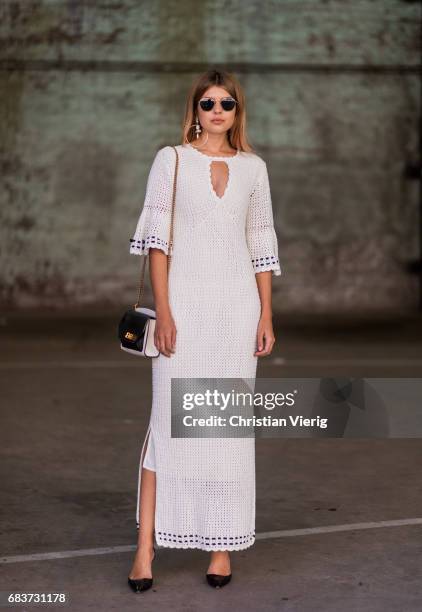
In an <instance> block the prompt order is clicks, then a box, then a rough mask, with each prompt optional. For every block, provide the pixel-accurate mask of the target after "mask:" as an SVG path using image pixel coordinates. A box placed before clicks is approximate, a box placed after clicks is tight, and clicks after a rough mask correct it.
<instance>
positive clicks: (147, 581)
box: [127, 546, 156, 593]
mask: <svg viewBox="0 0 422 612" xmlns="http://www.w3.org/2000/svg"><path fill="white" fill-rule="evenodd" d="M153 548H154V556H153V558H152V561H151V565H152V562H153V561H154V559H155V553H156V550H155V546H154V547H153ZM127 581H128V584H129V586H130V588H131V589H132V590H133V591H135V593H139V592H140V591H147V590H148V589H150V588H151V587H152V582H153V579H152V578H129V576H128V578H127Z"/></svg>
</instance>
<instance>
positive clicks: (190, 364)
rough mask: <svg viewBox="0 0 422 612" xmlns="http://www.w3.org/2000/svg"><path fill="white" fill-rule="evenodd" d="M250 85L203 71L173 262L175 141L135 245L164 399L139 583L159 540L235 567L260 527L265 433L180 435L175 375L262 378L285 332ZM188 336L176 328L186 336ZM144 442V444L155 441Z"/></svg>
mask: <svg viewBox="0 0 422 612" xmlns="http://www.w3.org/2000/svg"><path fill="white" fill-rule="evenodd" d="M245 125H246V115H245V97H244V94H243V91H242V88H241V86H240V84H239V83H238V81H237V80H236V79H235V78H234V77H233V76H232V75H230V74H229V73H227V72H219V71H215V70H212V71H208V72H206V73H204V74H202V75H201V76H200V77H199V78H198V79H197V80H196V82H195V83H194V84H193V86H192V88H191V91H190V94H189V96H188V100H187V104H186V111H185V118H184V124H183V144H181V145H177V147H176V148H177V151H178V156H179V167H178V175H177V189H176V202H175V209H174V223H173V241H174V244H173V251H172V259H171V265H170V270H169V273H168V274H167V255H168V243H169V232H170V218H171V204H172V191H173V177H174V169H175V162H176V154H175V151H174V149H173V147H171V146H165V147H163V148H161V149H160V150H159V151H158V152H157V154H156V156H155V159H154V162H153V164H152V167H151V170H150V174H149V178H148V183H147V189H146V196H145V202H144V206H143V209H142V212H141V214H140V217H139V220H138V224H137V227H136V231H135V234H134V236H133V238H131V245H130V253H133V254H135V255H147V254H149V257H150V276H151V285H152V290H153V294H154V302H155V310H156V315H157V320H156V329H155V336H154V341H155V344H156V346H157V348H158V349H159V351H160V355H159V356H158V357H156V358H154V359H152V381H153V402H152V410H151V418H150V424H149V427H148V431H147V434H146V436H145V440H144V445H143V447H142V451H141V461H140V466H139V477H138V500H137V509H136V523H137V528H138V530H139V532H138V546H137V551H136V556H135V560H134V563H133V566H132V569H131V572H130V574H129V577H128V580H129V584H130V586H131V587H132V588H133V589H134V590H135V591H140V590H146V589H147V588H149V587H150V586H151V585H152V571H151V563H152V560H153V558H154V556H155V548H154V536H155V539H156V541H157V544H158V545H160V546H166V547H174V548H200V549H202V550H206V551H210V552H211V558H210V563H209V566H208V569H207V573H206V576H207V581H208V583H209V584H210V585H211V586H214V587H221V586H223V585H225V584H227V583H228V582H229V580H230V578H231V567H230V556H229V551H231V550H242V549H245V548H248V547H249V546H251V545H252V544H253V543H254V541H255V440H254V438H252V437H249V438H239V439H234V438H172V437H171V428H170V420H171V419H170V389H171V378H172V377H174V378H194V377H198V378H199V377H205V378H208V377H214V378H217V377H224V378H249V379H250V378H255V375H256V366H257V359H258V357H263V356H265V355H269V354H270V353H271V351H272V348H273V345H274V340H275V339H274V331H273V325H272V304H271V283H272V275H273V274H274V275H280V274H281V271H280V265H279V259H278V248H277V237H276V233H275V230H274V224H273V213H272V204H271V196H270V187H269V180H268V173H267V167H266V163H265V162H264V160H263V159H261V158H260V157H259V156H258V155H256V154H255V153H254V152H253V151H252V148H251V146H250V145H249V144H248V142H247V138H246V129H245ZM176 338H177V339H176ZM147 441H148V443H147V447H146V451H145V453H144V449H145V444H146V442H147Z"/></svg>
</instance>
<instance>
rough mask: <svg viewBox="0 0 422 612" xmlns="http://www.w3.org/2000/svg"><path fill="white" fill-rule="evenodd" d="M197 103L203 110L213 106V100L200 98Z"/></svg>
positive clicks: (208, 109)
mask: <svg viewBox="0 0 422 612" xmlns="http://www.w3.org/2000/svg"><path fill="white" fill-rule="evenodd" d="M199 105H200V107H201V108H202V110H204V111H210V110H211V109H212V107H213V106H214V100H200V101H199Z"/></svg>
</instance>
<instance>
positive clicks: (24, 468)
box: [0, 312, 422, 612]
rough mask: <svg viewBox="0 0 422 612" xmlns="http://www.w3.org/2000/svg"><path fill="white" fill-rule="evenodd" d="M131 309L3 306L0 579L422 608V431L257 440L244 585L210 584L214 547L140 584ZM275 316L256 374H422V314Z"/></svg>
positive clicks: (209, 600) (150, 597)
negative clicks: (134, 583)
mask: <svg viewBox="0 0 422 612" xmlns="http://www.w3.org/2000/svg"><path fill="white" fill-rule="evenodd" d="M120 315H121V313H120V312H118V313H110V314H109V315H108V316H105V317H104V318H103V319H101V320H99V319H98V318H97V317H96V316H95V313H92V312H91V313H90V312H80V313H78V314H66V313H60V314H59V313H39V314H36V313H35V314H34V313H33V314H31V315H20V316H17V315H12V314H10V315H8V314H7V313H6V314H3V317H2V319H1V320H0V335H1V342H2V347H3V350H2V351H1V356H0V377H1V382H2V387H1V388H2V390H3V392H2V422H3V426H2V444H1V454H2V461H1V470H2V482H3V487H2V489H3V495H2V502H3V503H2V521H1V526H2V546H1V555H2V558H1V560H0V561H1V581H0V591H2V592H8V591H11V590H13V591H22V590H24V591H26V592H28V591H30V592H38V591H42V592H54V593H57V592H66V593H67V594H68V597H69V601H70V603H69V606H68V609H70V610H72V611H86V610H91V609H96V610H98V609H100V610H104V611H108V610H138V609H139V608H142V609H143V610H155V611H157V610H158V611H159V610H170V609H171V610H173V611H176V610H177V611H179V610H183V611H185V610H186V611H190V610H192V611H202V610H214V609H215V608H216V607H217V606H218V608H219V610H220V611H222V610H230V611H231V612H233V611H237V610H258V609H259V610H262V609H264V610H283V611H284V610H285V611H295V612H308V611H309V612H319V611H321V612H322V611H324V612H331V611H333V612H339V611H340V610H341V611H342V612H349V611H353V612H355V611H361V610H362V611H370V612H377V611H382V612H390V611H391V612H393V611H394V612H403V611H406V612H413V611H415V612H416V611H420V610H422V581H421V577H422V576H421V566H422V521H419V523H417V522H415V524H412V523H411V519H416V518H419V519H420V518H421V517H422V485H421V479H420V472H421V468H422V444H421V440H420V439H417V438H413V439H412V438H409V439H325V440H323V439H298V438H297V439H265V440H263V439H257V441H256V445H257V463H256V469H257V521H256V531H257V536H258V537H257V541H256V543H255V544H254V546H253V547H251V548H249V549H247V550H245V551H239V552H234V553H231V559H232V572H233V579H232V582H231V583H230V585H228V586H227V587H225V588H224V589H221V590H219V591H218V590H217V591H214V590H212V589H211V588H210V587H209V586H208V585H207V584H206V583H205V580H204V573H205V571H206V568H207V565H208V553H206V552H204V551H200V550H198V549H195V550H175V549H171V548H160V549H159V550H158V553H157V557H156V561H155V562H154V565H153V570H154V586H153V588H152V589H151V590H149V591H148V592H145V593H140V594H136V595H135V594H134V593H132V592H131V591H130V590H129V588H128V585H127V582H126V580H127V574H128V572H129V570H130V567H131V562H132V558H133V554H134V553H133V551H134V548H135V544H136V528H135V505H136V477H137V469H138V462H139V453H140V449H141V444H142V441H143V438H144V435H145V431H146V427H147V423H148V419H149V410H150V405H151V385H150V367H151V366H150V362H149V361H148V360H142V359H138V358H136V357H132V356H130V355H126V354H124V353H123V352H122V351H121V350H120V348H119V346H118V340H117V336H116V328H117V323H118V319H119V317H120ZM275 324H276V325H275V331H276V337H277V346H276V348H275V350H274V351H273V355H272V356H270V357H268V358H262V359H260V361H259V368H258V376H259V377H278V376H283V377H322V376H346V377H349V376H351V377H418V378H419V377H421V376H422V342H421V339H422V317H421V316H418V315H413V316H406V315H397V316H393V315H391V316H386V315H383V316H381V315H379V316H377V317H376V318H374V319H365V318H350V317H348V318H347V317H336V318H330V319H326V318H324V317H320V316H314V317H309V316H307V317H305V316H303V315H302V316H301V317H288V316H283V317H278V318H277V319H276V320H275ZM140 398H141V399H140ZM399 520H403V523H402V524H400V523H398V524H394V523H392V524H385V523H383V521H399ZM355 523H363V525H361V527H359V526H357V527H356V528H353V529H348V527H347V526H348V525H350V524H355ZM332 526H338V530H337V531H330V529H329V527H332ZM309 528H315V530H314V531H306V530H307V529H309ZM294 529H297V530H298V531H297V532H293V533H290V532H289V530H294ZM271 532H276V533H271ZM118 547H121V548H118ZM73 551H80V552H79V553H74V552H73ZM49 553H58V554H57V555H56V557H57V558H54V557H53V558H51V557H49V556H48V554H49ZM31 554H35V555H36V554H40V555H41V556H40V558H37V557H34V558H31V557H28V556H29V555H31ZM43 555H46V556H43ZM44 607H45V606H44ZM33 608H34V606H27V607H20V608H19V609H22V610H24V609H28V610H31V609H33ZM53 609H56V606H54V607H53Z"/></svg>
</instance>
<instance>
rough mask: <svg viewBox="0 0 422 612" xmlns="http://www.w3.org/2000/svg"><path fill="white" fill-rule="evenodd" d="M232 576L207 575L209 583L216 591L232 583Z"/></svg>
mask: <svg viewBox="0 0 422 612" xmlns="http://www.w3.org/2000/svg"><path fill="white" fill-rule="evenodd" d="M231 577H232V575H231V574H229V575H228V576H222V575H221V574H206V578H207V582H208V584H209V585H210V586H212V587H214V588H215V589H220V588H221V587H223V586H224V585H225V584H227V583H228V582H230V580H231Z"/></svg>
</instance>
